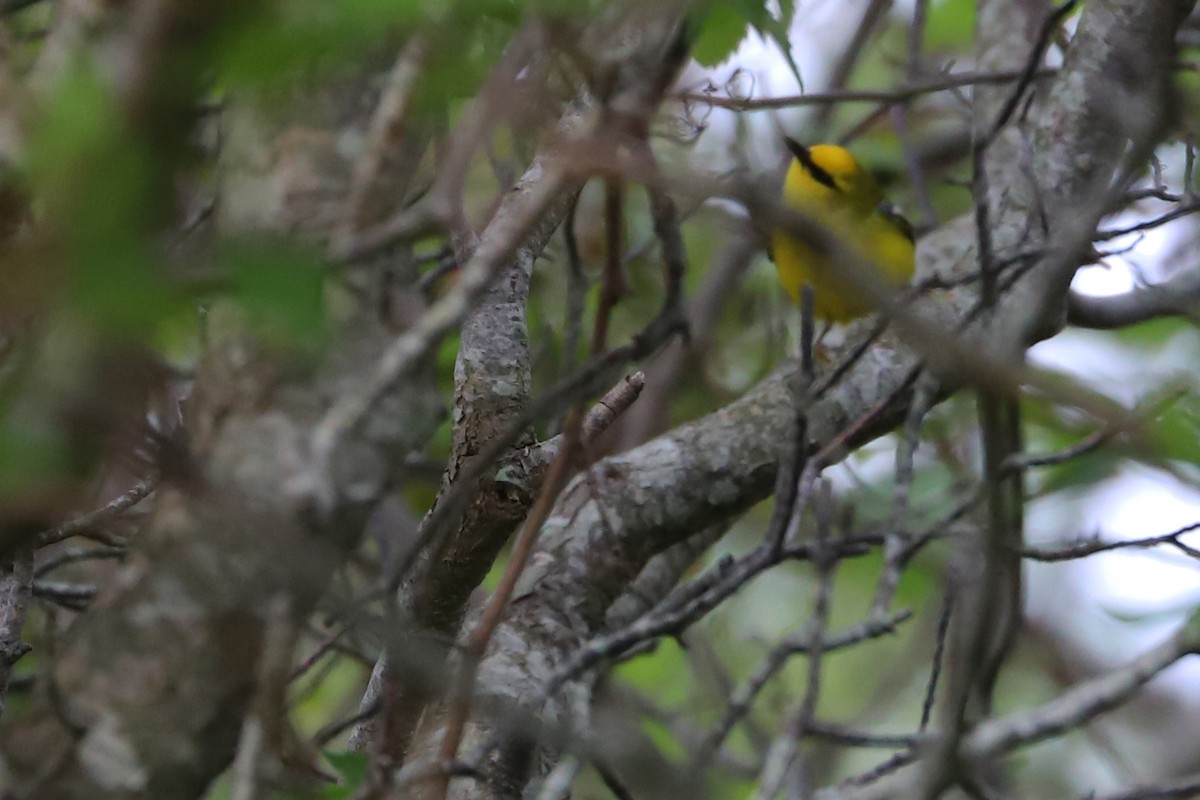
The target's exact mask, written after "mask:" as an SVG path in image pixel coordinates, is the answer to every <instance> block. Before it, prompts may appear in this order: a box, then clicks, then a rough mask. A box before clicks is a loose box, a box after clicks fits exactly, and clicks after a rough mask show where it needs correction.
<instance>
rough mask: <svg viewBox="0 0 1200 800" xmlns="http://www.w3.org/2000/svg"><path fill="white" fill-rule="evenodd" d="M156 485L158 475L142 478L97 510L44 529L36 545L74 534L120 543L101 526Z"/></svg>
mask: <svg viewBox="0 0 1200 800" xmlns="http://www.w3.org/2000/svg"><path fill="white" fill-rule="evenodd" d="M156 486H158V476H157V475H154V476H151V477H149V478H145V479H143V480H140V481H138V482H137V483H135V484H134V485H133V486H132V488H130V489H129V490H127V491H125V492H123V493H122V494H120V495H118V496H117V497H115V498H113V499H112V500H110V501H109V502H108V503H106V504H104V505H103V506H101V507H100V508H97V509H96V510H95V511H89V512H88V513H86V514H84V515H83V516H79V517H76V518H75V519H73V520H70V521H68V522H64V523H63V524H62V525H59V526H58V527H56V528H50V529H49V530H45V531H42V532H41V533H39V534H38V535H37V537H36V538H35V539H34V547H35V548H42V547H46V546H47V545H51V544H55V543H56V542H61V541H63V540H64V539H69V538H71V537H72V536H86V537H88V538H93V539H97V540H98V541H102V542H103V543H104V544H108V545H115V544H120V543H119V542H114V541H110V540H109V537H107V536H104V535H103V534H102V533H101V532H100V527H101V526H102V525H103V524H104V523H106V522H109V521H110V520H112V519H114V518H116V517H119V516H120V515H121V514H123V513H125V512H126V511H128V510H129V509H130V508H133V507H134V506H135V505H137V504H138V503H140V502H141V501H142V500H144V499H145V498H146V497H147V496H148V495H149V494H150V493H151V492H153V491H154V489H155V487H156Z"/></svg>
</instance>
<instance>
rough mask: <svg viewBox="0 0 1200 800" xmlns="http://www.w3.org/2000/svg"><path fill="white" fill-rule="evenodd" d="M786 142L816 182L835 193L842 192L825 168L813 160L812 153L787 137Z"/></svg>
mask: <svg viewBox="0 0 1200 800" xmlns="http://www.w3.org/2000/svg"><path fill="white" fill-rule="evenodd" d="M784 141H785V142H787V147H788V150H791V151H792V155H794V156H795V157H796V160H797V161H799V162H800V164H801V166H803V167H804V168H805V169H806V170H808V174H809V175H812V177H813V180H814V181H816V182H817V183H819V184H821V185H822V186H827V187H829V188H830V189H833V190H834V191H835V192H840V191H841V190H842V188H841V187H840V186H838V185H837V182H836V181H834V179H833V176H832V175H830V174H829V173H828V172H826V171H825V168H824V167H822V166H821V165H819V164H818V163H817V162H816V161H814V160H813V157H812V151H810V150H809V149H808V148H807V147H805V146H804V145H802V144H800V143H799V142H797V141H796V140H795V139H792V138H791V137H785V138H784Z"/></svg>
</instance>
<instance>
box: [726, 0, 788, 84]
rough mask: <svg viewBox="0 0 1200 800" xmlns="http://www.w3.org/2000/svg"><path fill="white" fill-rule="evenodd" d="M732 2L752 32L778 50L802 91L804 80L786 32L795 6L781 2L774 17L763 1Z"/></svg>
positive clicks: (736, 0)
mask: <svg viewBox="0 0 1200 800" xmlns="http://www.w3.org/2000/svg"><path fill="white" fill-rule="evenodd" d="M732 1H733V3H734V4H735V5H736V6H737V8H738V11H739V12H740V13H741V15H742V16H743V17H744V18H745V19H746V21H747V22H748V23H750V25H751V26H752V27H753V28H754V30H756V31H758V33H759V34H761V35H762V36H765V37H766V38H768V39H770V40H772V41H773V42H775V46H776V47H778V48H779V52H780V53H781V54H782V55H783V57H784V59H785V60H786V61H787V64H788V67H790V68H791V70H792V74H793V75H795V76H796V83H797V84H799V85H800V91H804V78H803V77H801V75H800V66H799V65H798V64H797V63H796V60H795V59H794V58H792V42H791V37H790V36H789V35H788V31H789V30H790V29H791V27H792V18H793V17H794V16H795V15H796V8H795V4H794V3H792V2H781V3H780V4H779V16H774V15H773V14H771V10H770V8H769V7H768V5H767V3H765V2H763V0H732Z"/></svg>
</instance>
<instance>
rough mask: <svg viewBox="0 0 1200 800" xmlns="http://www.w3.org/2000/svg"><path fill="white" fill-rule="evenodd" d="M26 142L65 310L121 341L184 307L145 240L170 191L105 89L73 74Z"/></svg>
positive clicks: (157, 221) (156, 223) (160, 217)
mask: <svg viewBox="0 0 1200 800" xmlns="http://www.w3.org/2000/svg"><path fill="white" fill-rule="evenodd" d="M31 141H32V142H33V147H32V151H31V153H30V158H29V165H30V172H31V183H33V184H34V185H37V186H38V188H39V191H40V193H41V194H42V197H43V198H44V202H45V205H46V209H47V215H46V216H47V218H49V219H53V220H55V222H56V224H57V225H59V226H60V227H61V233H62V241H63V242H64V243H65V245H66V247H65V253H64V254H63V255H64V256H65V258H66V262H67V263H66V277H67V280H68V286H67V291H66V292H65V293H64V296H65V297H66V298H67V300H68V302H69V303H71V307H72V309H73V310H75V311H77V312H80V313H81V314H82V316H83V317H84V318H86V319H88V320H89V321H91V322H93V323H96V324H97V325H98V327H99V328H100V330H101V332H106V333H112V334H115V335H117V336H122V337H125V336H129V335H131V334H132V335H135V336H138V335H143V334H145V333H147V332H148V330H149V329H152V328H153V327H154V326H155V325H156V324H157V323H158V322H159V321H160V320H162V319H163V318H164V317H166V316H168V315H171V314H174V313H176V312H177V311H178V310H179V309H180V307H181V305H182V303H183V302H184V299H183V297H182V295H181V294H180V293H178V292H176V291H175V290H174V289H173V287H172V286H171V284H170V282H169V281H168V280H167V279H166V278H165V277H164V276H163V274H162V272H161V269H160V259H159V257H158V256H157V255H156V253H155V252H154V246H153V244H152V243H151V241H150V239H149V234H151V233H152V232H154V231H156V230H157V229H158V227H159V225H160V224H161V222H163V221H164V217H165V212H164V209H166V208H169V205H170V203H169V200H170V198H169V197H168V196H167V195H168V194H169V192H170V190H171V189H170V183H169V181H168V180H167V179H166V176H165V172H164V170H163V169H162V164H161V163H160V161H159V160H158V158H157V157H156V155H155V154H154V153H153V152H152V150H151V148H150V146H149V145H148V143H147V142H146V141H144V140H142V139H141V138H140V137H138V136H137V135H135V134H134V133H133V132H131V131H130V130H129V129H128V128H127V127H126V125H125V122H124V120H123V118H122V116H121V105H120V103H119V102H118V101H117V99H116V98H115V97H114V96H113V94H112V91H111V88H110V87H108V86H106V85H105V84H103V83H101V82H100V81H99V79H98V78H97V76H96V75H95V74H93V73H91V72H89V71H87V70H84V69H80V70H78V71H76V72H74V73H71V74H70V75H68V76H67V77H66V78H65V79H64V81H63V83H62V85H61V86H60V88H59V90H58V92H56V93H55V95H54V97H53V100H52V101H51V103H50V104H49V107H48V109H47V112H46V115H45V116H44V118H43V119H42V120H40V124H39V125H38V127H37V128H36V129H35V135H34V136H32V137H31Z"/></svg>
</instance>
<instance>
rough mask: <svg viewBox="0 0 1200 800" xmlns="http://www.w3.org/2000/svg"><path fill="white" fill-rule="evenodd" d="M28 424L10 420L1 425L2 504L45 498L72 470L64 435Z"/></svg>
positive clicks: (0, 488) (0, 487)
mask: <svg viewBox="0 0 1200 800" xmlns="http://www.w3.org/2000/svg"><path fill="white" fill-rule="evenodd" d="M25 423H26V421H25V420H19V419H17V418H16V417H15V416H10V417H9V418H7V419H5V420H4V421H3V423H2V424H0V501H3V500H6V499H12V498H20V497H22V496H31V497H36V496H38V495H40V494H43V493H44V490H45V488H46V486H47V485H49V484H52V483H53V482H56V481H58V480H61V479H64V478H65V477H66V476H67V475H68V474H69V472H70V469H71V457H70V452H69V448H68V443H67V441H66V437H65V435H64V434H63V432H62V431H61V430H58V429H52V428H50V427H48V426H46V425H29V424H25Z"/></svg>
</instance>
